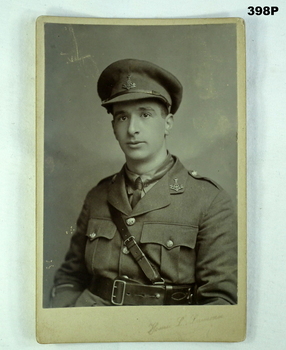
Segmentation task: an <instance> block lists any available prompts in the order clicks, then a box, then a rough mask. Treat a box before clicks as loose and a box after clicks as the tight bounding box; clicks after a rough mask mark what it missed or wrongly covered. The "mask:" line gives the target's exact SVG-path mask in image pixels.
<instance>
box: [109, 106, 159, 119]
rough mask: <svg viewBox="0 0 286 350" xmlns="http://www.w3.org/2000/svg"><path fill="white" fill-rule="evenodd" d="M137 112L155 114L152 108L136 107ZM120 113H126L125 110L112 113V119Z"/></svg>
mask: <svg viewBox="0 0 286 350" xmlns="http://www.w3.org/2000/svg"><path fill="white" fill-rule="evenodd" d="M137 110H138V111H153V112H155V110H154V109H153V108H152V107H138V108H137ZM121 113H126V111H125V110H120V111H117V112H115V113H114V117H116V116H117V115H119V114H121Z"/></svg>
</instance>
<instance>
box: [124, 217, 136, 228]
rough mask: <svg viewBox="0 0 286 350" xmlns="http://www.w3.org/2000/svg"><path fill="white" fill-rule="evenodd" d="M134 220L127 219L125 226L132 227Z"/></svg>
mask: <svg viewBox="0 0 286 350" xmlns="http://www.w3.org/2000/svg"><path fill="white" fill-rule="evenodd" d="M135 221H136V220H135V219H134V218H129V219H127V220H126V224H127V225H128V226H132V225H134V224H135Z"/></svg>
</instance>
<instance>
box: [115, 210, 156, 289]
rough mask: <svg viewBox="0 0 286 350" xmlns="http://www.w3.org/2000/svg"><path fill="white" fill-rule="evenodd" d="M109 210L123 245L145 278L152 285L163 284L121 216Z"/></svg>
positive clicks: (116, 211)
mask: <svg viewBox="0 0 286 350" xmlns="http://www.w3.org/2000/svg"><path fill="white" fill-rule="evenodd" d="M109 210H110V214H111V218H112V220H113V222H114V224H115V225H116V227H117V230H118V231H119V233H120V235H121V237H122V239H123V243H124V244H125V245H126V247H127V249H128V250H129V251H130V253H131V255H132V256H133V258H134V259H135V261H136V262H137V263H138V265H139V266H140V268H141V269H142V271H143V272H144V274H145V275H146V277H147V278H148V279H149V280H150V281H151V282H152V283H153V284H159V283H163V279H162V278H161V276H160V274H159V272H158V271H157V270H156V268H155V267H154V266H153V265H151V263H150V262H149V260H148V259H147V257H146V255H145V254H144V253H143V252H142V250H141V248H140V247H139V246H138V244H137V242H136V240H135V238H134V236H132V235H131V234H130V232H129V230H128V228H127V226H126V224H125V222H124V220H123V218H122V216H121V213H120V212H119V211H118V210H117V209H115V208H114V207H113V206H111V205H109Z"/></svg>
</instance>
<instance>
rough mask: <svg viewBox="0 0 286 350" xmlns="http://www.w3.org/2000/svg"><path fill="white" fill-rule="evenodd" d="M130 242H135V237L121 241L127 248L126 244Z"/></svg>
mask: <svg viewBox="0 0 286 350" xmlns="http://www.w3.org/2000/svg"><path fill="white" fill-rule="evenodd" d="M131 241H133V243H134V241H135V237H134V236H129V237H128V238H126V239H125V241H123V244H124V245H126V246H128V243H130V242H131Z"/></svg>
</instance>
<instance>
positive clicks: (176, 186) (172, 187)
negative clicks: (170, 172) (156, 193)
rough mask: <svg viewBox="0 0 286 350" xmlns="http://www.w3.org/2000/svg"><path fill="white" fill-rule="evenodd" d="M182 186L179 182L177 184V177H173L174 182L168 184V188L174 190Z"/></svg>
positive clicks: (180, 188)
mask: <svg viewBox="0 0 286 350" xmlns="http://www.w3.org/2000/svg"><path fill="white" fill-rule="evenodd" d="M183 188H184V186H183V185H179V184H178V179H177V178H175V179H174V184H173V185H170V189H171V190H174V191H176V192H178V191H180V190H182V189H183Z"/></svg>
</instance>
